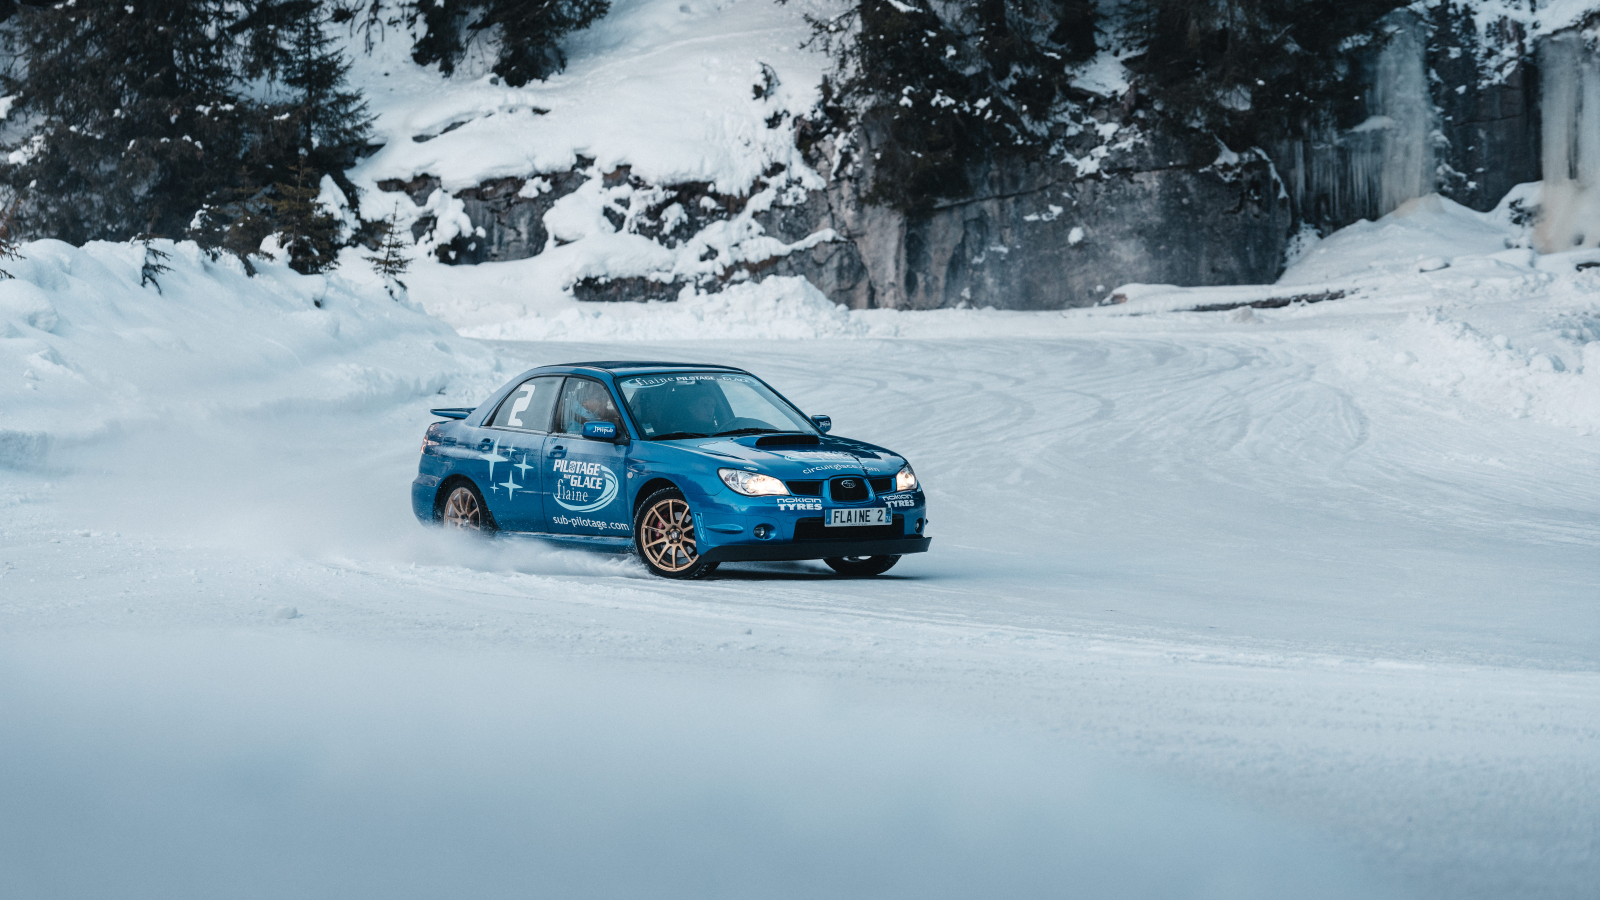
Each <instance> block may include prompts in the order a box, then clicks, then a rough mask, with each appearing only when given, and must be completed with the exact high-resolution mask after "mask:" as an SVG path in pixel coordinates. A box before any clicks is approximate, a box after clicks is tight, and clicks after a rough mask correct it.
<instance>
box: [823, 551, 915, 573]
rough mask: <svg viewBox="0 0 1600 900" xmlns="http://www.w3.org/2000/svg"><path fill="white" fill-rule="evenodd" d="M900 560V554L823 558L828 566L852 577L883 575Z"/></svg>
mask: <svg viewBox="0 0 1600 900" xmlns="http://www.w3.org/2000/svg"><path fill="white" fill-rule="evenodd" d="M899 561H900V557H898V556H830V557H828V558H827V559H825V560H823V562H825V563H827V564H828V568H830V569H832V570H834V571H835V572H838V573H839V574H840V575H845V576H848V577H850V578H867V577H870V576H873V575H882V574H883V573H885V572H887V571H889V570H890V569H892V568H894V564H895V563H897V562H899Z"/></svg>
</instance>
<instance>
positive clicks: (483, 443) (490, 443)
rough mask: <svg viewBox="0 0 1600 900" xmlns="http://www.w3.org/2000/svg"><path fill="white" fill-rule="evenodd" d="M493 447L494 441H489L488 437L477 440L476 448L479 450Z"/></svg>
mask: <svg viewBox="0 0 1600 900" xmlns="http://www.w3.org/2000/svg"><path fill="white" fill-rule="evenodd" d="M493 447H494V441H491V440H489V439H488V438H484V439H483V440H481V441H479V442H478V449H479V450H489V449H491V448H493Z"/></svg>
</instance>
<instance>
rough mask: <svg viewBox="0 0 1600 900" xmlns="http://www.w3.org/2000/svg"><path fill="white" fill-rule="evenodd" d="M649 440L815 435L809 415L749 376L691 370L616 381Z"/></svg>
mask: <svg viewBox="0 0 1600 900" xmlns="http://www.w3.org/2000/svg"><path fill="white" fill-rule="evenodd" d="M617 388H618V389H619V390H621V392H622V401H623V402H624V403H626V404H627V406H628V411H629V412H631V413H633V420H634V421H635V422H637V423H638V424H639V428H640V430H642V431H643V432H644V438H645V440H647V441H667V440H675V439H678V438H695V437H721V436H724V435H727V436H732V435H739V434H765V433H767V432H774V431H787V432H795V431H799V432H803V433H805V434H816V433H817V431H816V428H815V427H813V426H812V424H811V422H810V421H808V420H807V419H806V418H805V416H802V415H801V414H800V413H799V412H797V411H795V409H794V408H793V407H791V406H790V405H789V404H787V403H785V402H784V401H783V400H782V399H781V398H779V397H778V395H777V394H774V393H773V392H772V389H771V388H769V387H767V386H766V385H764V384H762V383H761V382H760V381H758V380H756V379H755V378H752V377H751V376H749V375H735V374H733V373H731V372H687V373H684V374H681V375H679V374H672V375H641V376H639V377H637V378H623V379H619V380H618V381H617Z"/></svg>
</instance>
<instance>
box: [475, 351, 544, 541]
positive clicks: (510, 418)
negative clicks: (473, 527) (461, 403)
mask: <svg viewBox="0 0 1600 900" xmlns="http://www.w3.org/2000/svg"><path fill="white" fill-rule="evenodd" d="M561 382H562V376H560V375H540V376H538V377H536V378H530V379H528V380H527V381H524V382H523V383H521V384H519V385H517V386H516V387H515V388H514V389H512V391H511V393H509V394H507V395H506V397H505V399H504V400H502V401H500V406H499V407H497V408H496V409H495V411H494V415H492V416H490V417H489V419H488V421H487V422H486V423H485V425H484V427H483V428H480V429H479V430H478V434H479V441H478V451H479V452H480V453H482V454H484V461H485V462H487V463H488V469H489V472H488V476H489V477H487V478H486V479H484V480H483V481H480V482H479V487H480V488H481V489H482V490H483V498H484V500H485V501H487V502H488V504H489V512H490V513H492V514H493V515H494V520H495V523H496V524H497V525H499V526H500V527H501V528H502V529H504V530H506V531H544V530H546V529H545V524H546V523H545V517H544V504H543V503H542V502H541V501H540V499H539V494H540V492H541V490H542V489H543V487H542V484H541V481H542V477H541V474H540V473H541V467H540V465H539V458H540V456H541V454H543V452H544V442H545V438H546V436H547V435H548V434H549V432H550V417H551V414H552V413H553V412H554V411H555V406H556V397H557V396H559V394H560V391H561Z"/></svg>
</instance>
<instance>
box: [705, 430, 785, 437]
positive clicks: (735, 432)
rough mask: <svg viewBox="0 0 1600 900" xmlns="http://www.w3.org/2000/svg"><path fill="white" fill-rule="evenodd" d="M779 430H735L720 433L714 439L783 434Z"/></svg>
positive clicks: (714, 435)
mask: <svg viewBox="0 0 1600 900" xmlns="http://www.w3.org/2000/svg"><path fill="white" fill-rule="evenodd" d="M782 433H783V432H782V430H781V429H778V428H735V429H734V430H732V431H719V432H717V433H716V434H713V435H712V437H734V436H736V435H741V434H782Z"/></svg>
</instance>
